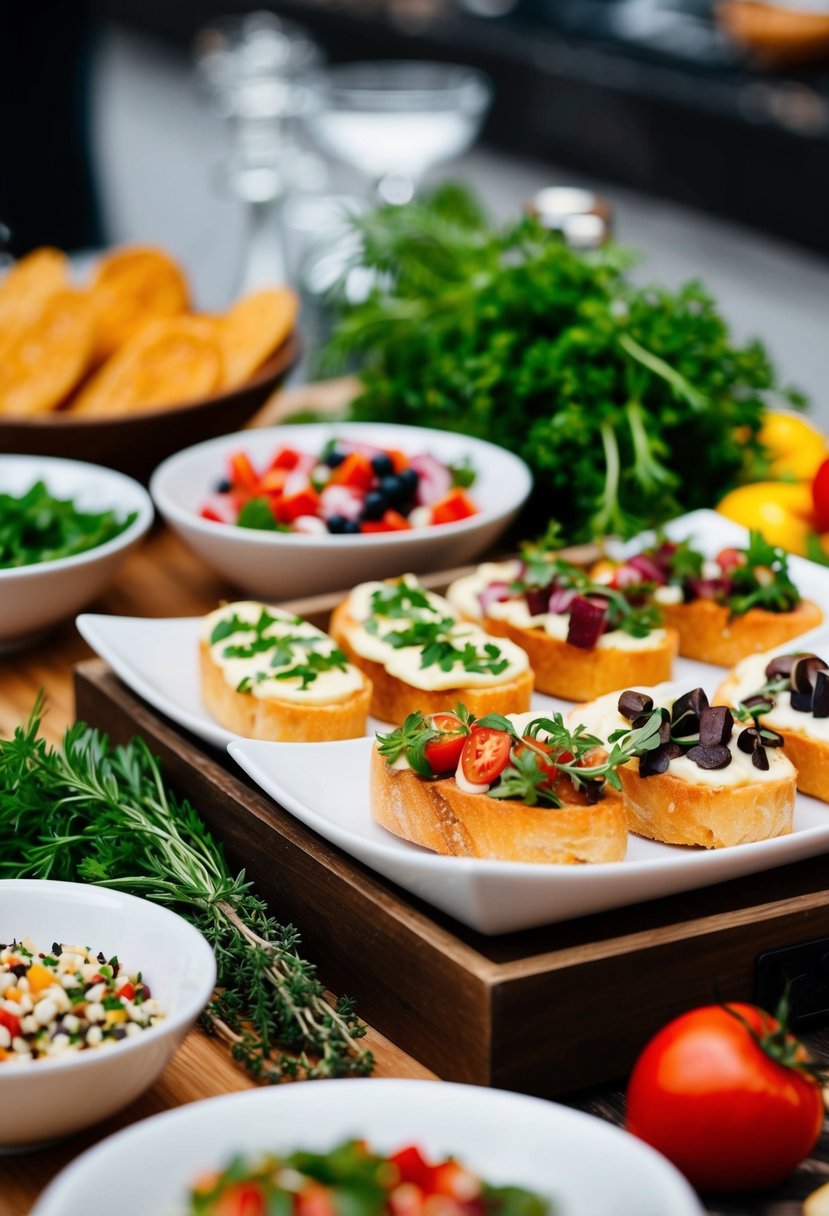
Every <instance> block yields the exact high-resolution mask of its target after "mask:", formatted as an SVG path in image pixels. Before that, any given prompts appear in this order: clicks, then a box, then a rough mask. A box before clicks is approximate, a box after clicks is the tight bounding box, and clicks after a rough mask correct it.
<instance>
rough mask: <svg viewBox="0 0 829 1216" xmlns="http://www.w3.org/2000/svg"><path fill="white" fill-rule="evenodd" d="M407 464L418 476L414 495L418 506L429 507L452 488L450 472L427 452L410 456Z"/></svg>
mask: <svg viewBox="0 0 829 1216" xmlns="http://www.w3.org/2000/svg"><path fill="white" fill-rule="evenodd" d="M409 464H410V466H411V467H412V468H413V469H414V470H415V472H416V473H417V474H418V476H419V480H418V483H417V494H416V495H415V501H416V502H417V504H418V506H421V507H431V506H432V504H433V503H436V502H438V501H439V500H440V499H441V498H445V497H446V495H447V494H448V493H449V491H450V490H451V489H452V474H451V473H450V472H449V470H448V469H447V468H446V466H445V465H442V464H441V463H440V461H439V460H437V459H436V458H435V457H434V456H431V455H430V454H429V453H428V452H421V453H420V454H419V455H417V456H412V458H411V460H410V461H409Z"/></svg>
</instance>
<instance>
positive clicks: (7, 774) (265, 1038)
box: [0, 702, 373, 1082]
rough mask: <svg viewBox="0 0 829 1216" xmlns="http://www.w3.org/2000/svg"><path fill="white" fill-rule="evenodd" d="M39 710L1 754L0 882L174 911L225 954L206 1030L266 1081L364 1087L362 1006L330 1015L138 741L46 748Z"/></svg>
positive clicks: (295, 954) (83, 732)
mask: <svg viewBox="0 0 829 1216" xmlns="http://www.w3.org/2000/svg"><path fill="white" fill-rule="evenodd" d="M41 718H42V707H41V705H40V703H39V702H38V703H37V704H36V705H35V708H34V710H33V711H32V714H31V716H30V718H29V721H28V722H27V723H26V724H25V725H24V726H20V727H18V729H17V730H16V731H15V734H14V738H13V739H11V740H3V741H0V877H2V878H53V879H62V880H65V881H77V880H78V879H80V880H81V881H84V882H90V883H95V884H98V885H100V886H104V887H112V888H115V889H118V890H122V891H127V892H129V893H130V894H132V895H139V896H142V897H144V898H145V899H151V900H153V901H154V902H156V903H161V904H166V905H169V906H170V907H172V908H174V909H175V910H176V911H177V912H179V913H180V914H181V915H182V916H184V917H186V919H187V920H189V921H191V922H192V923H193V924H194V925H195V926H196V928H198V929H199V930H201V932H202V933H203V934H204V936H205V937H206V938H207V940H208V941H209V942H210V944H211V945H212V946H213V949H214V951H215V953H216V961H217V965H218V984H219V988H218V991H217V994H216V995H215V996H214V998H213V1000H212V1001H211V1002H210V1004H209V1005H208V1007H207V1011H206V1013H205V1021H206V1025H207V1027H208V1028H209V1029H211V1030H213V1031H214V1032H215V1033H217V1034H219V1035H221V1036H222V1037H223V1038H224V1039H225V1040H227V1041H228V1042H229V1043H230V1045H231V1052H232V1054H233V1056H234V1058H235V1059H237V1060H238V1061H239V1062H240V1063H241V1064H243V1065H244V1067H245V1068H246V1069H247V1071H248V1072H249V1073H250V1074H251V1075H252V1076H254V1077H256V1078H257V1079H261V1080H264V1081H270V1082H275V1081H280V1080H283V1079H285V1078H288V1077H339V1076H348V1075H354V1074H360V1075H362V1074H365V1073H368V1072H370V1071H371V1069H372V1067H373V1061H372V1058H371V1055H370V1053H369V1052H367V1051H366V1050H364V1049H363V1048H362V1047H361V1046H360V1044H359V1042H358V1040H359V1039H360V1038H361V1037H362V1035H363V1034H364V1033H365V1031H364V1028H363V1027H362V1026H361V1025H360V1023H359V1022H358V1021H357V1019H356V1018H355V1016H354V1013H353V1008H352V1004H351V1002H350V1001H348V1000H340V1001H339V1002H338V1003H337V1004H336V1006H332V1005H331V1004H329V1002H328V1001H327V1000H326V997H325V992H324V990H323V987H322V985H321V984H320V982H319V980H318V979H317V978H316V975H315V973H314V968H313V965H312V964H310V963H308V962H307V961H306V960H305V959H304V958H303V957H302V956H301V955H300V953H299V935H298V933H297V931H296V930H295V929H294V928H293V927H291V926H284V925H280V924H279V923H278V922H277V921H276V920H274V919H273V918H272V917H270V916H268V913H267V910H266V907H265V904H264V903H263V902H262V900H260V899H259V898H257V896H256V895H255V894H254V893H253V892H252V891H251V888H250V883H248V882H246V881H245V876H244V872H242V873H240V874H238V875H236V876H234V875H232V874H231V872H230V870H229V869H228V866H227V863H226V861H225V859H224V855H223V853H222V849H221V847H220V845H219V844H218V843H217V842H216V841H215V840H214V838H213V837H212V835H211V834H210V832H209V831H208V829H207V828H206V827H205V825H204V823H203V821H202V820H201V818H200V817H199V815H198V812H197V811H196V810H195V809H194V808H193V807H192V806H191V805H190V803H189V802H186V801H184V800H181V799H179V798H177V797H176V796H175V795H174V794H172V793H171V792H169V791H168V790H167V789H166V787H165V785H164V780H163V776H162V773H161V770H160V768H159V765H158V762H157V761H156V760H155V759H154V758H153V756H152V755H151V754H150V752H149V750H148V748H147V746H146V744H145V743H144V742H143V740H141V739H140V738H136V739H133V740H132V742H130V743H129V744H127V745H126V746H125V747H116V748H113V747H111V746H110V745H109V742H108V740H107V738H106V736H104V735H102V734H101V733H100V732H99V731H96V730H93V729H91V728H90V727H87V726H86V725H85V724H84V723H82V722H79V723H76V724H75V725H74V726H72V727H70V728H69V730H67V732H66V734H65V736H64V739H63V743H62V745H61V746H59V747H51V746H49V744H48V743H47V742H46V740H45V739H43V738H41V737H40V736H39V729H40V722H41Z"/></svg>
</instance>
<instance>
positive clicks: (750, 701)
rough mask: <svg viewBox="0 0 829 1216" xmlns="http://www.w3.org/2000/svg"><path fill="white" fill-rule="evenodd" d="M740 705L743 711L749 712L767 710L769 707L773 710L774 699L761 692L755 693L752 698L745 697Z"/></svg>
mask: <svg viewBox="0 0 829 1216" xmlns="http://www.w3.org/2000/svg"><path fill="white" fill-rule="evenodd" d="M740 704H741V705H742V706H743V708H744V709H747V710H749V711H751V710H753V709H761V710H767V709H768V707H769V706H771V708H772V709H774V697H769V696H767V695H764V694H763V693H761V692H757V693H755V694H754V696H753V697H746V698H745V700H744V701H741V702H740Z"/></svg>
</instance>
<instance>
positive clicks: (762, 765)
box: [751, 747, 769, 773]
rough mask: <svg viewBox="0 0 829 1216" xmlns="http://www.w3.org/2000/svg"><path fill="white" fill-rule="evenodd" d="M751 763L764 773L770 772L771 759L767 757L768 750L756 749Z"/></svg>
mask: <svg viewBox="0 0 829 1216" xmlns="http://www.w3.org/2000/svg"><path fill="white" fill-rule="evenodd" d="M751 763H752V764H753V765H754V767H755V768H759V769H762V770H763V772H764V773H767V772H768V769H769V758H768V756H767V755H766V749H765V748H764V747H755V749H754V752H753V754H752V757H751Z"/></svg>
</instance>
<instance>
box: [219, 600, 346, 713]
mask: <svg viewBox="0 0 829 1216" xmlns="http://www.w3.org/2000/svg"><path fill="white" fill-rule="evenodd" d="M202 638H203V640H204V642H205V643H206V644H207V645H208V647H209V649H210V657H211V659H212V660H213V662H214V663H215V664H216V665H217V666H218V667H219V668H220V669H221V671H222V674H223V676H224V679H225V682H226V683H227V684H228V685H229V686H230V687H231V688H233V689H235V690H236V691H237V692H240V693H251V694H252V695H253V696H255V697H263V698H276V699H278V700H281V701H293V702H297V703H298V704H302V705H326V704H330V703H332V702H338V701H345V700H347V699H348V698H349V697H352V696H354V694H355V693H358V692H359V691H360V690H361V689H362V688H363V687H364V684H365V681H364V677H363V675H362V673H361V672H360V671H358V670H357V668H356V667H353V666H352V665H351V664H350V663H349V662H348V660H347V659H346V656H345V655H344V654H343V653H342V651H341V650H340V649H339V648H338V647H337V645H336V643H335V642H334V641H333V640H332V639H331V638H330V637H329V636H328V635H327V634H326V633H323V632H322V630H321V629H317V628H316V627H315V626H314V625H310V624H309V623H308V622H307V621H304V620H303V619H302V618H301V617H297V616H294V615H293V613H290V612H285V611H283V610H282V609H280V608H273V607H270V606H269V605H267V604H262V603H259V602H257V601H253V600H241V601H239V602H237V603H233V604H225V605H224V606H223V607H221V608H217V609H216V610H215V612H211V613H210V614H209V615H208V616H207V617H205V620H204V624H203V627H202Z"/></svg>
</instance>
